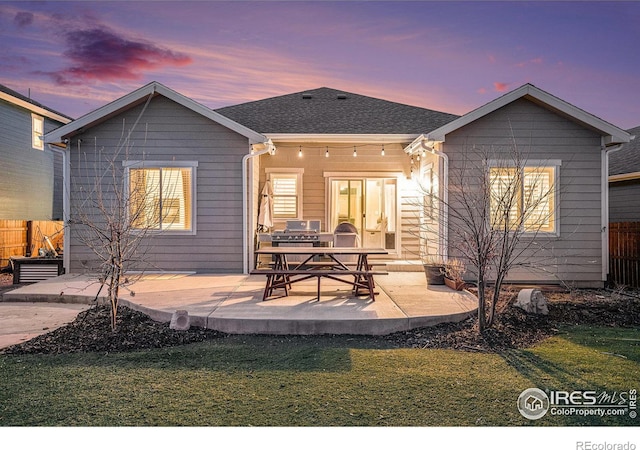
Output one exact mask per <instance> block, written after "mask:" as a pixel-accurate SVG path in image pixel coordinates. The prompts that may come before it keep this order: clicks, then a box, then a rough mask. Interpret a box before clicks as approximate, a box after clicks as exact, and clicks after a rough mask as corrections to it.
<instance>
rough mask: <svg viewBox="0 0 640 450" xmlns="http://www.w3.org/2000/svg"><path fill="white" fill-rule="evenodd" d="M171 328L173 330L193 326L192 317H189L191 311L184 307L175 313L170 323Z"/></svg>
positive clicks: (186, 328) (182, 329)
mask: <svg viewBox="0 0 640 450" xmlns="http://www.w3.org/2000/svg"><path fill="white" fill-rule="evenodd" d="M169 328H171V329H172V330H181V331H184V330H188V329H189V328H191V318H190V317H189V313H188V312H187V311H185V310H184V309H180V310H178V311H176V312H174V313H173V316H171V323H169Z"/></svg>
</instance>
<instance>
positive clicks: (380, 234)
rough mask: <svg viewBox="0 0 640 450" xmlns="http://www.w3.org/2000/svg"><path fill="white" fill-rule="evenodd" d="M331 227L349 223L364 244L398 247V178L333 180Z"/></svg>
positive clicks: (370, 246) (330, 200)
mask: <svg viewBox="0 0 640 450" xmlns="http://www.w3.org/2000/svg"><path fill="white" fill-rule="evenodd" d="M329 204H330V212H329V214H330V217H329V219H330V220H329V223H330V225H331V230H334V229H335V228H336V227H337V226H338V224H340V223H342V222H349V223H351V224H353V225H354V226H355V227H356V229H357V230H358V235H359V236H360V239H361V243H362V246H363V247H367V248H384V249H387V250H390V251H395V249H396V238H397V232H396V230H397V223H396V222H397V180H396V179H395V178H356V177H353V178H351V177H350V178H344V179H336V178H332V179H330V187H329Z"/></svg>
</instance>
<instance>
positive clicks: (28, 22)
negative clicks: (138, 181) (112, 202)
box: [0, 0, 640, 129]
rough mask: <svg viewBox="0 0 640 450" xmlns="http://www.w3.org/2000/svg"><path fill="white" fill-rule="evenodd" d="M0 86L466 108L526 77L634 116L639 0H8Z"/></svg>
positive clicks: (629, 119)
mask: <svg viewBox="0 0 640 450" xmlns="http://www.w3.org/2000/svg"><path fill="white" fill-rule="evenodd" d="M0 42H1V45H0V84H4V85H5V86H7V87H9V88H11V89H14V90H16V91H18V92H20V93H22V94H24V95H27V94H28V93H29V92H30V95H31V97H32V98H33V99H34V100H37V101H39V102H41V103H43V104H45V105H47V106H49V107H50V108H53V109H55V110H58V111H60V112H62V113H65V114H67V115H70V116H72V117H76V118H77V117H79V116H81V115H83V114H85V113H88V112H90V111H92V110H93V109H95V108H97V107H99V106H102V105H104V104H105V103H107V102H109V101H112V100H115V99H116V98H118V97H120V96H122V95H124V94H126V93H128V92H131V91H132V90H134V89H137V88H138V87H140V86H143V85H144V84H146V83H148V82H150V81H153V80H156V81H159V82H161V83H163V84H165V85H167V86H168V87H170V88H172V89H174V90H176V91H178V92H180V93H182V94H184V95H186V96H188V97H191V98H193V99H194V100H196V101H198V102H200V103H203V104H204V105H206V106H209V107H211V108H218V107H221V106H227V105H231V104H237V103H242V102H245V101H250V100H258V99H262V98H267V97H272V96H276V95H282V94H288V93H292V92H299V91H303V90H306V89H314V88H318V87H322V86H326V87H331V88H334V89H341V90H345V91H350V92H356V93H359V94H363V95H369V96H373V97H379V98H384V99H387V100H392V101H398V102H402V103H407V104H411V105H416V106H422V107H426V108H430V109H435V110H440V111H444V112H449V113H454V114H464V113H466V112H469V111H471V110H472V109H474V108H477V107H479V106H481V105H483V104H485V103H487V102H489V101H491V100H493V99H495V98H497V97H498V96H500V95H502V94H503V93H505V92H507V91H510V90H512V89H515V88H517V87H519V86H521V85H522V84H524V83H532V84H534V85H536V86H538V87H539V88H541V89H544V90H546V91H548V92H550V93H551V94H554V95H556V96H558V97H560V98H562V99H563V100H566V101H568V102H569V103H572V104H573V105H575V106H577V107H579V108H582V109H584V110H586V111H588V112H590V113H592V114H594V115H596V116H598V117H600V118H602V119H605V120H607V121H609V122H611V123H613V124H614V125H617V126H619V127H621V128H623V129H628V128H632V127H635V126H638V125H640V46H639V45H638V44H639V43H640V2H635V1H628V2H595V1H589V2H580V1H568V2H551V1H544V2H508V1H497V2H484V1H472V2H462V1H453V2H452V1H449V2H436V1H410V2H397V1H394V2H384V1H368V2H362V1H341V2H331V1H315V2H301V1H283V2H271V1H244V2H242V1H241V2H238V1H236V2H222V1H206V0H205V1H194V2H184V1H183V2H177V1H176V2H174V1H160V2H151V1H144V2H135V1H133V2H132V1H126V2H124V1H112V2H106V1H102V2H101V1H82V2H72V1H63V2H55V1H52V2H0Z"/></svg>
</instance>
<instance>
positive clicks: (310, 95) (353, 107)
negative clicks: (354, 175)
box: [215, 87, 458, 134]
mask: <svg viewBox="0 0 640 450" xmlns="http://www.w3.org/2000/svg"><path fill="white" fill-rule="evenodd" d="M215 111H216V112H218V113H220V114H222V115H224V116H226V117H228V118H230V119H232V120H234V121H236V122H238V123H241V124H242V125H244V126H246V127H249V128H251V129H252V130H255V131H257V132H259V133H296V134H297V133H301V134H422V133H428V132H429V131H432V130H434V129H436V128H438V127H441V126H442V125H444V124H446V123H448V122H451V121H452V120H455V119H457V118H458V116H456V115H453V114H447V113H443V112H439V111H433V110H430V109H426V108H420V107H417V106H410V105H405V104H402V103H396V102H391V101H387V100H382V99H378V98H373V97H367V96H364V95H359V94H353V93H351V92H345V91H339V90H335V89H330V88H326V87H322V88H318V89H313V90H309V91H303V92H297V93H293V94H287V95H282V96H278V97H271V98H267V99H264V100H257V101H253V102H248V103H242V104H239V105H233V106H226V107H224V108H219V109H216V110H215Z"/></svg>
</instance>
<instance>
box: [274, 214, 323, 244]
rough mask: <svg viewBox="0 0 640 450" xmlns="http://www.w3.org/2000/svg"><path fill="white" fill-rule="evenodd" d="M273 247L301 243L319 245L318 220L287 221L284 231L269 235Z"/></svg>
mask: <svg viewBox="0 0 640 450" xmlns="http://www.w3.org/2000/svg"><path fill="white" fill-rule="evenodd" d="M271 242H272V244H273V245H274V246H277V244H279V243H301V244H313V245H318V244H319V243H320V221H319V220H287V225H286V228H285V229H284V231H274V232H273V233H272V234H271Z"/></svg>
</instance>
